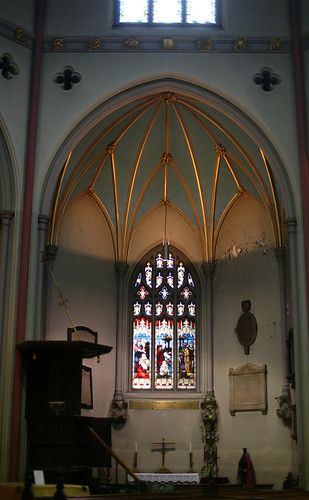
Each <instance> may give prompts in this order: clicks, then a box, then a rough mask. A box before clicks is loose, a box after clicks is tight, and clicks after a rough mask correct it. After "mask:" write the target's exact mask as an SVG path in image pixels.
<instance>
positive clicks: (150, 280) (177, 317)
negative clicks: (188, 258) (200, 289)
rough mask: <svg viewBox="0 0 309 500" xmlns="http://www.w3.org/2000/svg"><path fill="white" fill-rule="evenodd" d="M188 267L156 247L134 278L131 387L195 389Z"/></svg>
mask: <svg viewBox="0 0 309 500" xmlns="http://www.w3.org/2000/svg"><path fill="white" fill-rule="evenodd" d="M189 267H190V266H189V265H188V264H187V263H186V262H184V260H183V259H181V258H180V257H179V256H178V255H177V253H176V252H173V251H170V252H169V255H168V258H167V259H166V260H164V259H163V256H162V253H160V252H159V251H158V252H156V253H154V254H153V255H152V257H151V258H150V259H147V260H145V261H144V262H143V263H142V264H141V265H140V266H139V267H138V269H136V272H135V274H134V276H133V278H132V288H131V291H132V302H131V304H132V306H131V307H132V309H131V311H132V358H131V359H132V365H131V367H132V389H137V390H145V389H146V390H147V389H148V390H153V391H156V390H164V391H169V390H173V391H175V390H194V389H196V388H197V325H196V323H197V315H198V304H197V293H196V278H195V277H194V274H192V270H191V269H190V268H189Z"/></svg>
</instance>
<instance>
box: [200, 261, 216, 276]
mask: <svg viewBox="0 0 309 500" xmlns="http://www.w3.org/2000/svg"><path fill="white" fill-rule="evenodd" d="M215 268H216V264H215V263H214V262H204V263H203V264H202V269H203V272H204V274H206V275H207V274H213V273H214V272H215Z"/></svg>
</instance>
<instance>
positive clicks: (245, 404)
mask: <svg viewBox="0 0 309 500" xmlns="http://www.w3.org/2000/svg"><path fill="white" fill-rule="evenodd" d="M266 375H267V368H266V365H262V366H256V365H252V364H250V363H245V364H244V365H241V366H239V367H238V368H235V369H234V368H230V370H229V378H230V413H231V415H235V414H236V412H237V411H261V412H262V414H263V415H266V413H267V386H266Z"/></svg>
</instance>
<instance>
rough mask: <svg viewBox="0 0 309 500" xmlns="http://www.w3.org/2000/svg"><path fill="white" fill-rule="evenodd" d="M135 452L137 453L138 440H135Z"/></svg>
mask: <svg viewBox="0 0 309 500" xmlns="http://www.w3.org/2000/svg"><path fill="white" fill-rule="evenodd" d="M135 453H137V442H136V441H135Z"/></svg>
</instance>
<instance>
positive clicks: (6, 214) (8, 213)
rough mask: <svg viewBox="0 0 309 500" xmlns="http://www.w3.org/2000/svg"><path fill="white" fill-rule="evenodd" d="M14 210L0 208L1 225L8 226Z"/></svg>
mask: <svg viewBox="0 0 309 500" xmlns="http://www.w3.org/2000/svg"><path fill="white" fill-rule="evenodd" d="M14 215H15V214H14V212H13V211H12V210H1V211H0V221H1V226H10V224H11V220H12V219H13V217H14Z"/></svg>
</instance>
